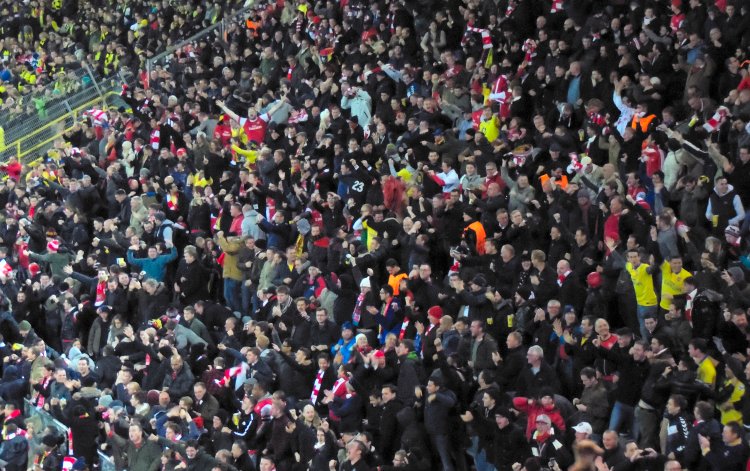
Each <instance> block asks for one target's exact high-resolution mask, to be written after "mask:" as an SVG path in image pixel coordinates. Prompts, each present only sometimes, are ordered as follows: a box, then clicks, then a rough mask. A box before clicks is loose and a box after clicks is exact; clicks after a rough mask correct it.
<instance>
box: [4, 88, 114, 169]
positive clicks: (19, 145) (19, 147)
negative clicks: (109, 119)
mask: <svg viewBox="0 0 750 471" xmlns="http://www.w3.org/2000/svg"><path fill="white" fill-rule="evenodd" d="M114 95H117V93H116V92H114V91H109V92H107V93H105V94H104V95H103V96H99V97H97V98H95V99H93V100H90V101H88V102H86V103H84V104H83V105H81V106H78V107H77V108H74V109H73V110H72V111H71V112H69V113H67V114H65V115H63V116H60V117H59V118H57V119H55V120H53V121H50V122H49V123H47V124H45V125H44V126H42V127H40V128H38V129H36V130H34V131H33V132H31V133H29V134H27V135H26V136H24V137H22V138H20V139H17V140H15V141H14V142H12V143H10V144H6V143H5V138H4V135H5V132H4V130H3V129H2V128H1V127H0V153H2V154H3V157H4V158H2V159H0V160H7V158H8V157H9V156H10V154H9V152H8V151H10V150H13V151H15V152H13V154H12V155H15V156H17V157H18V160H19V161H23V159H24V158H25V157H27V156H28V155H29V154H31V153H32V152H36V151H38V150H39V149H42V148H44V147H45V146H48V145H49V144H51V143H53V142H54V141H55V140H56V139H59V138H60V137H62V136H63V135H64V134H65V133H67V132H69V131H71V130H72V129H73V127H74V126H75V123H76V122H77V121H78V119H79V118H80V117H81V116H82V115H83V112H85V111H87V110H89V109H91V108H92V107H93V106H94V105H96V104H101V105H102V109H103V110H105V111H106V109H107V98H109V97H111V96H114ZM71 119H72V121H71V124H70V125H67V126H66V125H65V122H66V121H67V120H71ZM60 124H63V127H62V128H60V129H58V130H57V131H56V132H53V133H52V136H51V137H46V138H43V139H42V140H41V141H40V142H37V143H36V144H34V145H31V146H30V147H28V148H26V146H25V145H24V144H28V143H29V142H30V141H33V139H34V137H36V136H38V135H40V134H42V133H45V132H48V131H49V130H50V129H54V127H55V126H59V125H60Z"/></svg>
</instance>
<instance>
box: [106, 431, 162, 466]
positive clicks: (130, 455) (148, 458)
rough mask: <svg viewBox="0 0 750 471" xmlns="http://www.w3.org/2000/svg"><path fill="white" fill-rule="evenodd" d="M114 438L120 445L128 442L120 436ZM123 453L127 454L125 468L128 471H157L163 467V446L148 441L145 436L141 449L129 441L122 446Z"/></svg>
mask: <svg viewBox="0 0 750 471" xmlns="http://www.w3.org/2000/svg"><path fill="white" fill-rule="evenodd" d="M113 438H114V439H115V441H116V442H117V444H118V445H123V442H125V441H126V440H125V439H123V438H121V437H118V436H114V437H113ZM122 451H124V452H125V457H124V461H125V463H127V465H126V466H125V468H126V469H127V470H128V471H156V470H158V469H159V467H160V466H161V453H162V449H161V446H159V445H158V444H156V443H154V442H152V441H150V440H148V438H147V437H146V436H145V435H144V437H143V442H142V444H141V447H140V448H136V446H135V445H134V444H133V442H132V441H130V440H127V443H124V446H122ZM121 458H122V457H121Z"/></svg>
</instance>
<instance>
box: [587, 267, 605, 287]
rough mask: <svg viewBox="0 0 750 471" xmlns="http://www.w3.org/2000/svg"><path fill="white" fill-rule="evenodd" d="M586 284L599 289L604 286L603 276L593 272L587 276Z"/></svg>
mask: <svg viewBox="0 0 750 471" xmlns="http://www.w3.org/2000/svg"><path fill="white" fill-rule="evenodd" d="M586 283H588V285H589V287H590V288H598V287H600V286H601V285H602V275H600V274H599V272H598V271H592V272H591V273H589V274H588V275H587V276H586Z"/></svg>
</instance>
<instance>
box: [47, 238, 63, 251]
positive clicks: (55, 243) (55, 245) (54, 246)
mask: <svg viewBox="0 0 750 471" xmlns="http://www.w3.org/2000/svg"><path fill="white" fill-rule="evenodd" d="M58 250H60V241H59V240H57V239H52V240H51V241H49V242H48V243H47V251H48V252H57V251H58Z"/></svg>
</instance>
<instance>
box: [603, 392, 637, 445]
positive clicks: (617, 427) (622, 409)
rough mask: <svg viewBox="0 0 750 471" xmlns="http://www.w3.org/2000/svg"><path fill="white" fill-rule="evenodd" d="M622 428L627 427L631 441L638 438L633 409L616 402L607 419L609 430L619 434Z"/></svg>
mask: <svg viewBox="0 0 750 471" xmlns="http://www.w3.org/2000/svg"><path fill="white" fill-rule="evenodd" d="M620 381H626V379H625V378H621V379H620ZM623 426H627V427H628V428H629V429H630V430H629V431H628V432H629V436H630V438H632V439H633V440H636V439H637V438H638V437H637V435H638V424H637V423H636V420H635V407H633V406H629V405H627V404H623V403H622V402H620V401H617V402H615V407H613V408H612V416H610V418H609V429H610V430H614V431H615V432H618V433H620V432H621V429H622V428H623Z"/></svg>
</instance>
